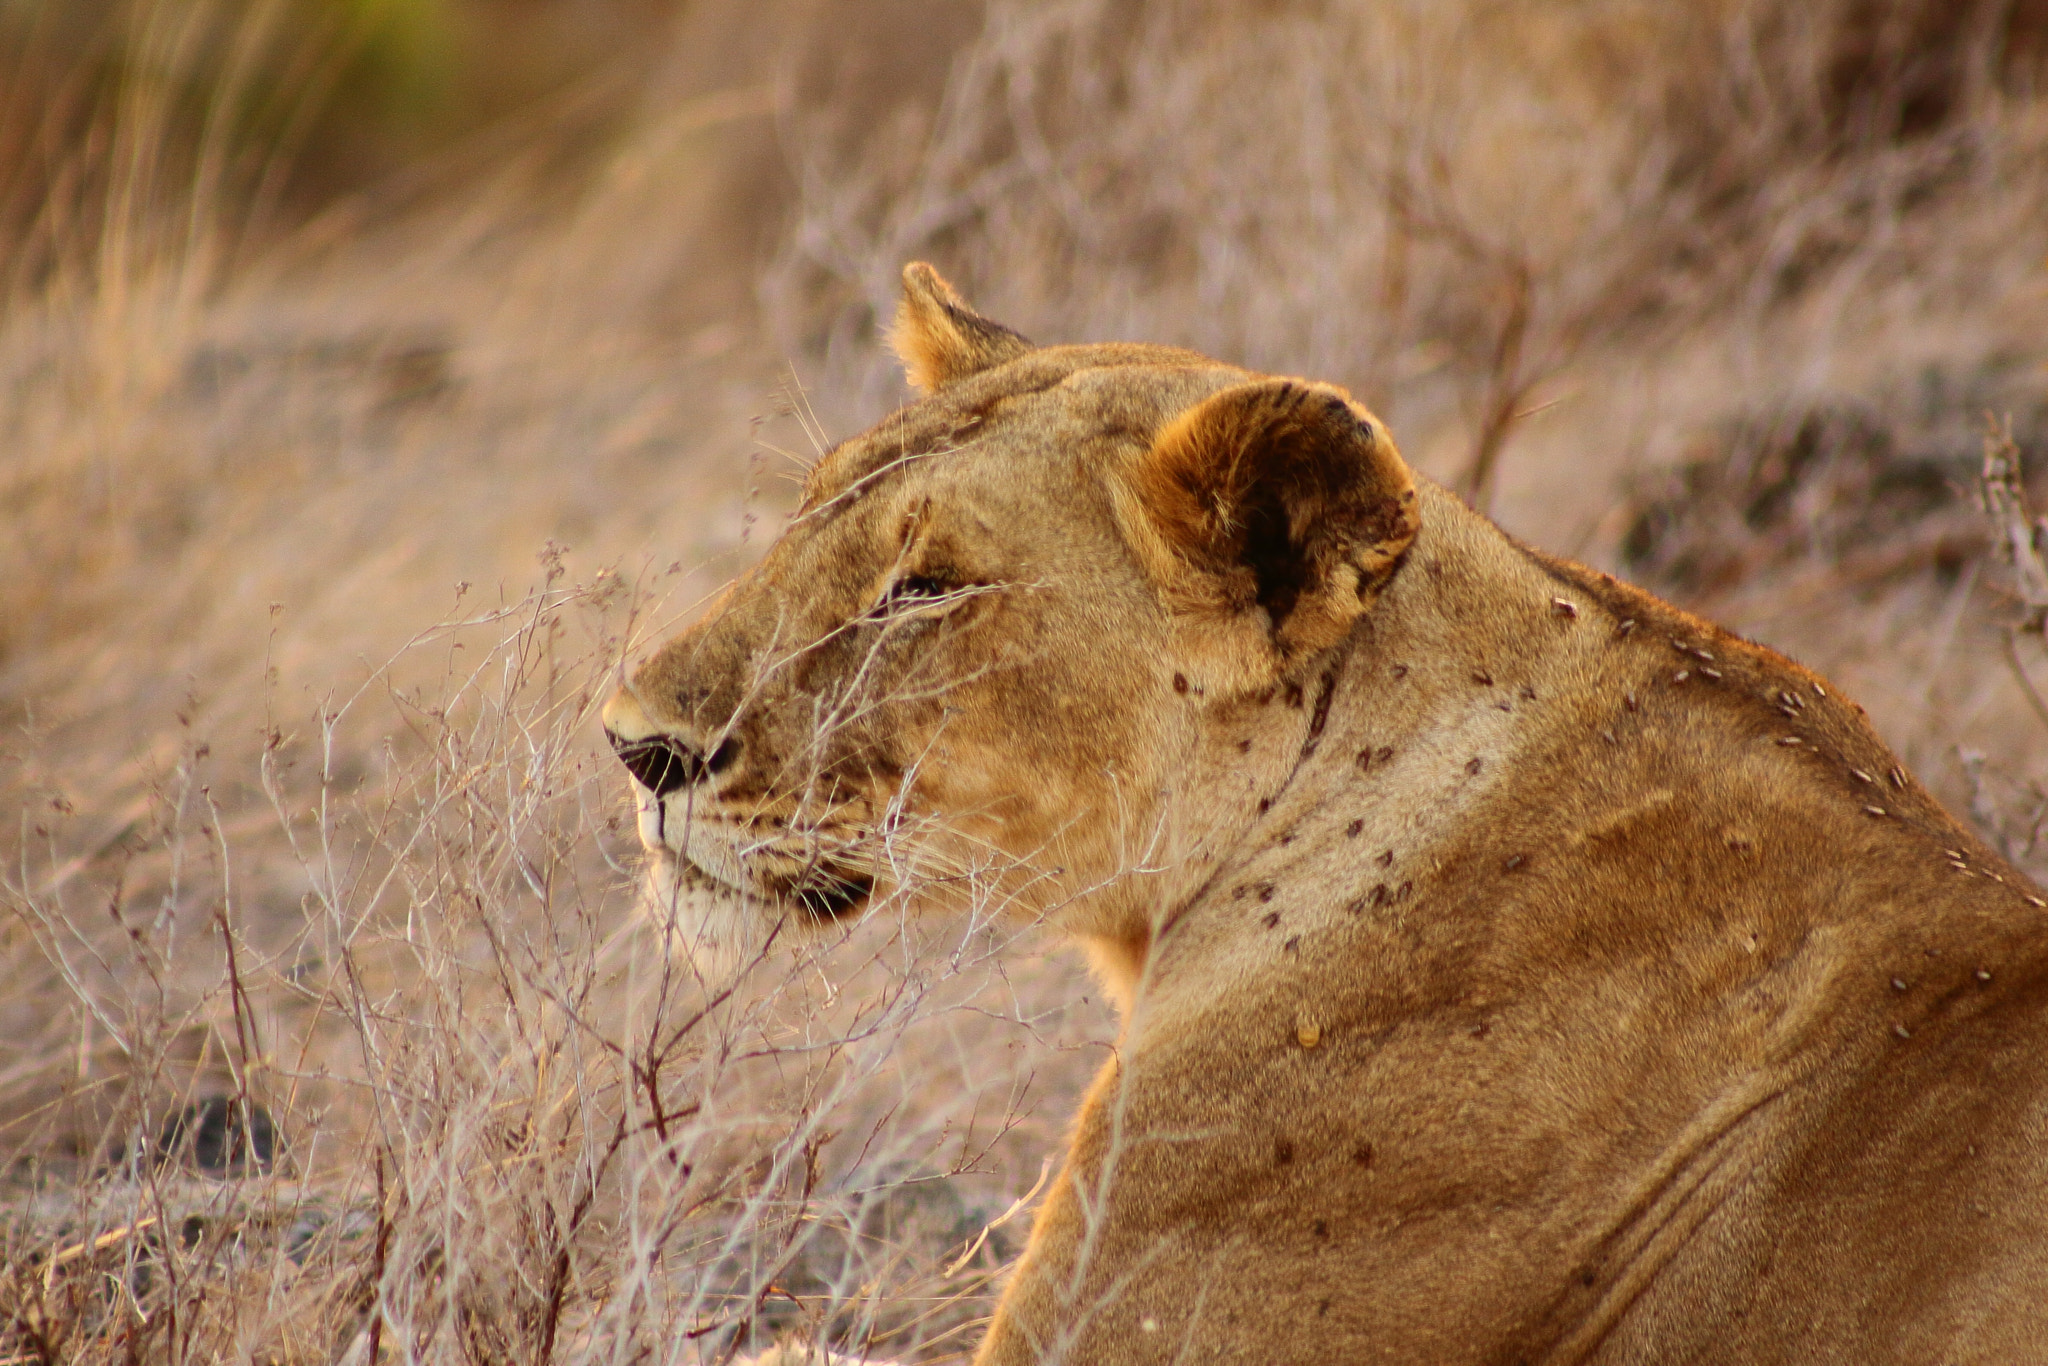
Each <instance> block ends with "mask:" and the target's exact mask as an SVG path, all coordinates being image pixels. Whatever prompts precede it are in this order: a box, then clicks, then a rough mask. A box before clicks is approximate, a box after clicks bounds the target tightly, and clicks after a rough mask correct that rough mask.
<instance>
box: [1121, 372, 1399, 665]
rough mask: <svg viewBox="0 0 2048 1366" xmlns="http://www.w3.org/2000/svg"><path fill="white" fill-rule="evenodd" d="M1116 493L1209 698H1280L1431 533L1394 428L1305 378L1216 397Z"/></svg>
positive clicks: (1188, 417) (1146, 457)
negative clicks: (1248, 692) (1280, 690)
mask: <svg viewBox="0 0 2048 1366" xmlns="http://www.w3.org/2000/svg"><path fill="white" fill-rule="evenodd" d="M1113 487H1114V491H1115V494H1116V507H1117V514H1118V520H1119V522H1120V523H1121V524H1122V526H1123V528H1124V532H1125V535H1126V538H1127V539H1128V541H1129V542H1130V544H1131V547H1132V549H1133V550H1134V551H1136V552H1137V554H1138V558H1139V560H1140V561H1141V562H1142V563H1143V564H1144V565H1145V566H1146V568H1147V570H1148V571H1149V574H1150V576H1151V578H1152V579H1153V581H1154V582H1155V583H1157V584H1158V585H1159V587H1160V590H1161V593H1162V596H1163V597H1164V599H1165V601H1166V605H1167V607H1168V609H1169V610H1170V611H1171V612H1172V614H1173V617H1174V621H1175V636H1176V640H1177V646H1176V648H1177V650H1178V651H1179V653H1180V654H1181V655H1182V657H1183V658H1184V659H1185V661H1186V662H1187V664H1188V665H1189V666H1190V667H1191V668H1192V669H1194V670H1195V671H1196V672H1197V673H1199V674H1200V675H1201V676H1202V677H1203V678H1204V679H1205V680H1206V682H1207V685H1208V687H1209V689H1210V690H1211V691H1215V692H1224V693H1228V692H1231V691H1236V690H1240V689H1254V690H1256V689H1259V688H1264V687H1270V686H1271V685H1272V684H1273V683H1274V682H1276V681H1278V680H1280V679H1282V678H1285V677H1287V676H1288V675H1290V674H1291V673H1293V672H1294V671H1295V670H1296V668H1297V666H1299V665H1301V664H1302V663H1303V662H1304V661H1306V660H1308V659H1310V658H1312V657H1313V656H1315V655H1317V654H1319V653H1321V652H1322V651H1324V650H1328V649H1330V648H1331V647H1333V646H1335V645H1337V644H1338V643H1339V642H1341V641H1342V640H1343V639H1344V638H1345V637H1346V636H1347V635H1349V634H1350V632H1351V628H1352V626H1353V625H1354V624H1356V622H1357V620H1358V618H1359V617H1360V616H1361V615H1363V614H1364V613H1365V611H1366V610H1367V609H1368V608H1370V607H1371V606H1372V604H1373V601H1374V600H1375V599H1376V598H1377V597H1378V596H1379V593H1380V590H1381V589H1382V588H1384V587H1385V586H1386V584H1387V581H1388V580H1389V579H1391V578H1392V577H1393V574H1394V571H1395V568H1396V566H1397V564H1398V563H1399V561H1400V558H1401V554H1402V552H1403V551H1405V550H1406V549H1407V548H1408V546H1409V544H1410V543H1411V542H1413V541H1414V539H1415V535H1416V532H1417V531H1418V530H1419V529H1420V527H1421V524H1422V523H1421V517H1420V509H1419V508H1418V506H1417V501H1416V494H1415V476H1414V475H1413V473H1411V472H1410V470H1409V468H1408V465H1407V462H1405V461H1404V460H1402V459H1401V453H1400V452H1399V451H1398V450H1396V449H1395V448H1394V441H1393V438H1392V437H1390V436H1389V435H1388V434H1387V429H1386V428H1385V427H1384V426H1383V425H1381V423H1380V422H1379V421H1378V420H1377V419H1375V418H1374V417H1373V416H1372V415H1371V414H1370V413H1368V412H1367V411H1366V410H1365V409H1364V408H1363V407H1361V406H1360V405H1358V404H1356V403H1353V402H1352V401H1351V398H1350V395H1348V394H1346V393H1345V392H1344V391H1343V390H1342V389H1339V388H1337V387H1335V386H1334V385H1328V384H1313V383H1310V382H1308V381H1306V380H1292V379H1274V380H1260V381H1257V382H1254V383H1251V384H1240V385H1238V386H1236V387H1234V388H1230V389H1225V390H1224V391H1222V392H1221V393H1218V394H1214V395H1212V396H1210V397H1209V398H1207V399H1205V400H1203V401H1202V402H1200V403H1198V404H1196V405H1195V406H1194V407H1192V408H1190V409H1188V410H1187V411H1186V412H1184V413H1182V414H1181V415H1180V416H1178V417H1176V418H1175V419H1174V420H1173V421H1172V422H1170V423H1168V424H1167V425H1166V427H1165V428H1164V429H1163V430H1162V431H1161V432H1160V433H1159V434H1158V436H1157V437H1156V438H1155V439H1154V440H1153V443H1152V446H1151V449H1150V450H1148V451H1147V452H1145V453H1144V454H1143V455H1142V456H1140V457H1138V459H1137V460H1136V462H1135V463H1134V464H1133V465H1132V466H1131V467H1130V468H1129V469H1127V470H1126V471H1124V472H1123V477H1122V478H1120V479H1119V480H1117V481H1115V483H1114V485H1113Z"/></svg>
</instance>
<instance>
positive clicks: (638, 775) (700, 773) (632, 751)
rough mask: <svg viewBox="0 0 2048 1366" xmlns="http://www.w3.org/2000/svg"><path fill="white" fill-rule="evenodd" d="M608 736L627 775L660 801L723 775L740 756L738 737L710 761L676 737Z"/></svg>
mask: <svg viewBox="0 0 2048 1366" xmlns="http://www.w3.org/2000/svg"><path fill="white" fill-rule="evenodd" d="M604 734H605V738H606V739H607V740H610V741H611V742H612V750H613V752H614V753H616V754H617V755H618V756H619V762H620V763H622V764H624V765H625V766H626V771H627V772H629V773H631V774H632V775H633V777H634V778H635V779H636V780H637V781H638V782H639V784H640V785H641V786H642V787H644V788H646V789H647V790H648V791H649V792H652V793H653V794H654V795H655V796H657V797H666V796H667V795H668V794H669V793H671V792H674V791H675V790H676V789H677V788H679V787H688V786H690V785H691V784H694V783H700V782H702V781H704V778H705V776H706V775H707V774H715V773H721V772H723V771H724V770H725V769H727V768H729V767H730V766H731V765H732V761H733V760H734V759H737V758H738V757H739V753H740V742H739V737H738V736H727V737H726V738H725V739H724V740H722V741H720V742H719V745H718V748H716V749H714V750H712V751H711V756H710V757H709V758H706V757H705V756H704V755H703V754H701V753H699V752H698V750H697V749H696V747H695V746H693V745H691V744H689V743H688V742H687V741H684V740H682V739H680V738H678V737H677V736H674V735H649V736H646V737H644V738H642V739H638V740H629V739H627V738H626V737H624V736H622V735H620V734H618V733H617V732H616V731H613V730H610V729H607V730H606V731H605V733H604Z"/></svg>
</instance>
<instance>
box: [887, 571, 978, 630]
mask: <svg viewBox="0 0 2048 1366" xmlns="http://www.w3.org/2000/svg"><path fill="white" fill-rule="evenodd" d="M959 590H960V585H959V584H957V583H955V582H953V581H952V580H951V579H942V578H940V577H938V576H937V575H935V574H905V575H904V576H903V577H902V578H900V579H897V580H896V581H895V582H893V583H891V584H890V585H889V587H888V588H887V589H886V590H885V591H884V592H883V594H882V599H881V601H880V602H877V603H876V604H875V606H874V610H873V612H872V613H870V615H871V616H873V617H875V618H876V619H877V620H887V619H890V618H894V617H902V616H918V617H922V616H926V615H931V613H926V612H925V611H923V610H922V609H924V608H927V607H929V608H932V609H933V611H934V612H937V611H941V610H944V609H945V608H946V607H947V606H949V600H951V599H952V598H953V595H954V594H956V593H958V592H959Z"/></svg>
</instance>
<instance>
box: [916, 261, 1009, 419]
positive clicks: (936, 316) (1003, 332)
mask: <svg viewBox="0 0 2048 1366" xmlns="http://www.w3.org/2000/svg"><path fill="white" fill-rule="evenodd" d="M889 343H890V345H891V346H893V347H894V348H895V350H896V355H897V357H898V358H899V359H901V360H902V362H903V369H904V374H905V377H906V378H907V379H908V380H909V381H910V384H911V387H912V388H914V389H919V390H922V391H923V392H925V393H927V394H930V393H936V392H937V391H938V390H939V389H940V388H942V387H943V386H945V385H947V384H951V383H952V382H953V381H955V380H958V379H964V378H965V377H967V376H968V375H974V374H979V373H980V372H981V371H983V370H986V369H988V368H989V367H991V366H995V365H1001V364H1002V363H1003V362H1004V361H1007V360H1015V359H1016V358H1017V357H1018V356H1021V355H1023V354H1024V353H1025V352H1026V351H1029V350H1030V349H1031V343H1030V342H1028V341H1026V340H1025V339H1024V338H1023V337H1022V336H1020V335H1019V334H1017V333H1015V332H1013V331H1011V330H1010V329H1009V328H1007V327H1004V326H1003V325H1002V324H1001V323H997V322H991V321H990V320H989V319H987V318H984V317H982V316H981V315H980V314H979V313H976V312H975V311H974V310H973V309H971V308H969V307H968V306H967V305H966V304H965V303H964V302H963V301H962V300H961V298H960V296H959V295H958V294H956V293H954V292H953V287H952V286H951V285H949V284H947V283H946V281H945V279H944V278H943V277H942V276H940V274H939V273H938V271H936V270H934V269H932V268H931V267H930V266H928V265H926V264H925V263H924V262H922V261H913V262H911V263H910V264H909V265H907V266H905V267H904V268H903V302H902V303H900V304H898V305H897V308H896V324H895V326H894V327H892V328H891V329H890V331H889Z"/></svg>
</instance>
